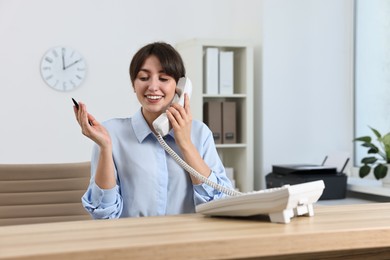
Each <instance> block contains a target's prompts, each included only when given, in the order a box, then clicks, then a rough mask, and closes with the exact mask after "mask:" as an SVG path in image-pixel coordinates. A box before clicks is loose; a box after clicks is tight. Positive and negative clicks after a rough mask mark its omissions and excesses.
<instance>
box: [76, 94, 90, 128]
mask: <svg viewBox="0 0 390 260" xmlns="http://www.w3.org/2000/svg"><path fill="white" fill-rule="evenodd" d="M72 101H73V104H74V105H75V106H76V109H77V110H79V103H78V102H77V101H76V100H74V98H72ZM88 123H89V125H90V126H93V124H92V122H91V121H89V120H88Z"/></svg>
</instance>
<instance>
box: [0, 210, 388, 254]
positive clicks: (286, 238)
mask: <svg viewBox="0 0 390 260" xmlns="http://www.w3.org/2000/svg"><path fill="white" fill-rule="evenodd" d="M287 255H288V256H289V257H290V258H291V257H293V258H294V259H295V258H296V257H299V258H300V259H307V258H310V257H311V258H315V259H318V258H324V257H325V256H326V257H333V258H338V257H339V258H343V259H353V258H359V259H360V258H362V257H365V259H370V257H372V259H379V258H381V257H383V258H382V259H384V258H387V259H390V204H389V203H382V204H376V203H373V204H362V205H344V206H316V207H315V216H314V217H299V218H293V219H292V221H291V223H290V224H275V223H270V222H269V221H267V220H266V219H265V218H262V219H256V220H254V219H228V218H209V217H204V216H202V215H196V214H193V215H179V216H169V217H149V218H128V219H119V220H99V221H98V220H96V221H93V220H86V221H75V222H60V223H48V224H32V225H20V226H4V227H0V259H234V258H241V259H242V258H256V259H258V258H261V257H264V258H267V259H270V258H274V259H283V258H284V257H286V256H287Z"/></svg>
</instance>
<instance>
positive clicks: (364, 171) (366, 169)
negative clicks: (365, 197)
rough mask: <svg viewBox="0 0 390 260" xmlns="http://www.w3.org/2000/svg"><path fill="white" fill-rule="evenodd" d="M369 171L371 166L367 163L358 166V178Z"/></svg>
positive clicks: (364, 175)
mask: <svg viewBox="0 0 390 260" xmlns="http://www.w3.org/2000/svg"><path fill="white" fill-rule="evenodd" d="M370 171H371V168H370V166H368V165H363V166H362V167H360V169H359V176H360V178H364V177H366V176H367V175H368V174H369V173H370Z"/></svg>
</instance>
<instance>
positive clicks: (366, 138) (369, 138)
mask: <svg viewBox="0 0 390 260" xmlns="http://www.w3.org/2000/svg"><path fill="white" fill-rule="evenodd" d="M353 141H361V142H365V143H371V137H370V136H361V137H357V138H355V139H353Z"/></svg>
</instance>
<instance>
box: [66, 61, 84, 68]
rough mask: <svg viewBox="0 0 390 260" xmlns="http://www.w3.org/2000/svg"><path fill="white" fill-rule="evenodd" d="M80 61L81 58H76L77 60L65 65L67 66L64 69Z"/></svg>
mask: <svg viewBox="0 0 390 260" xmlns="http://www.w3.org/2000/svg"><path fill="white" fill-rule="evenodd" d="M80 61H81V59H79V60H76V61H75V62H72V63H71V64H69V65H67V66H65V68H64V69H67V68H69V67H71V66H73V65H75V64H76V63H78V62H80Z"/></svg>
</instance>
